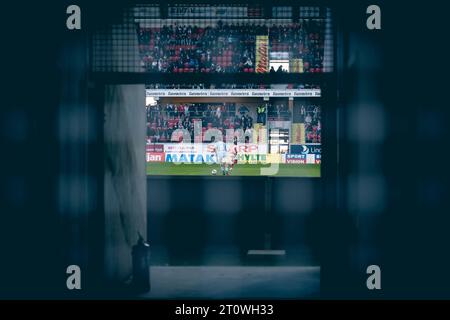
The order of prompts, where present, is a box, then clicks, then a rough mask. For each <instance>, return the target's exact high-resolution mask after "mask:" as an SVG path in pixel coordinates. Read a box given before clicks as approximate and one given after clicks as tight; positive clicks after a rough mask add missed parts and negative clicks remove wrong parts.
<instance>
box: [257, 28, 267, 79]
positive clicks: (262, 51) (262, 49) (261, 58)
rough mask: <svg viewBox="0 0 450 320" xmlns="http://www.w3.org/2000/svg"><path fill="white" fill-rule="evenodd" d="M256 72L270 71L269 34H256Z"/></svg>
mask: <svg viewBox="0 0 450 320" xmlns="http://www.w3.org/2000/svg"><path fill="white" fill-rule="evenodd" d="M255 70H256V73H266V72H269V36H256V62H255Z"/></svg>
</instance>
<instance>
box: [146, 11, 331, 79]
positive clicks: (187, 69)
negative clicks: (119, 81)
mask: <svg viewBox="0 0 450 320" xmlns="http://www.w3.org/2000/svg"><path fill="white" fill-rule="evenodd" d="M323 23H324V22H323V20H320V19H305V20H300V21H299V22H298V23H289V24H280V25H276V24H272V25H270V26H266V25H255V24H253V23H249V22H246V23H243V22H241V23H226V22H225V23H223V22H222V21H218V22H217V23H216V24H215V25H213V26H211V25H210V26H202V27H200V26H196V25H179V24H176V23H174V24H169V25H162V26H156V27H139V26H138V27H137V28H138V29H137V32H138V39H139V52H140V57H141V67H142V68H143V69H144V70H145V71H146V72H163V73H172V72H174V73H220V72H239V73H254V72H255V55H256V54H255V50H256V36H257V35H268V36H269V51H270V52H271V53H284V54H286V53H287V54H288V55H289V58H290V59H301V60H302V66H303V67H302V71H300V72H308V73H310V72H323V60H324V38H323V28H324V25H323Z"/></svg>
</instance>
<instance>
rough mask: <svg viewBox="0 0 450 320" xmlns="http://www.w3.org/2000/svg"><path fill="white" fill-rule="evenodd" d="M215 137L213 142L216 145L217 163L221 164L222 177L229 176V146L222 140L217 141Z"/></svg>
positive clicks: (212, 139)
mask: <svg viewBox="0 0 450 320" xmlns="http://www.w3.org/2000/svg"><path fill="white" fill-rule="evenodd" d="M215 140H216V139H215V137H212V138H211V142H212V143H214V153H215V154H216V157H217V163H218V164H220V170H222V175H228V163H227V162H228V161H227V145H226V144H225V142H223V139H222V140H220V139H219V140H217V142H216V141H215Z"/></svg>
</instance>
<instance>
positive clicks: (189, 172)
mask: <svg viewBox="0 0 450 320" xmlns="http://www.w3.org/2000/svg"><path fill="white" fill-rule="evenodd" d="M269 166H270V165H263V164H237V165H235V166H234V168H233V171H232V173H231V176H261V175H262V174H261V168H269ZM213 169H216V170H217V176H218V177H222V170H221V169H220V166H219V165H218V164H211V165H209V164H206V163H202V164H184V163H183V164H174V163H169V162H148V163H147V175H156V176H168V175H176V176H212V174H211V171H212V170H213ZM273 176H277V177H320V164H285V163H282V164H280V165H279V168H278V172H277V174H275V175H273Z"/></svg>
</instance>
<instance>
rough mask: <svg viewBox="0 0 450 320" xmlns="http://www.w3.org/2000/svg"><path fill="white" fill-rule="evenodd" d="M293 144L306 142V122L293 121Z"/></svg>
mask: <svg viewBox="0 0 450 320" xmlns="http://www.w3.org/2000/svg"><path fill="white" fill-rule="evenodd" d="M291 143H292V144H305V124H304V123H293V124H292V133H291Z"/></svg>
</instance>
